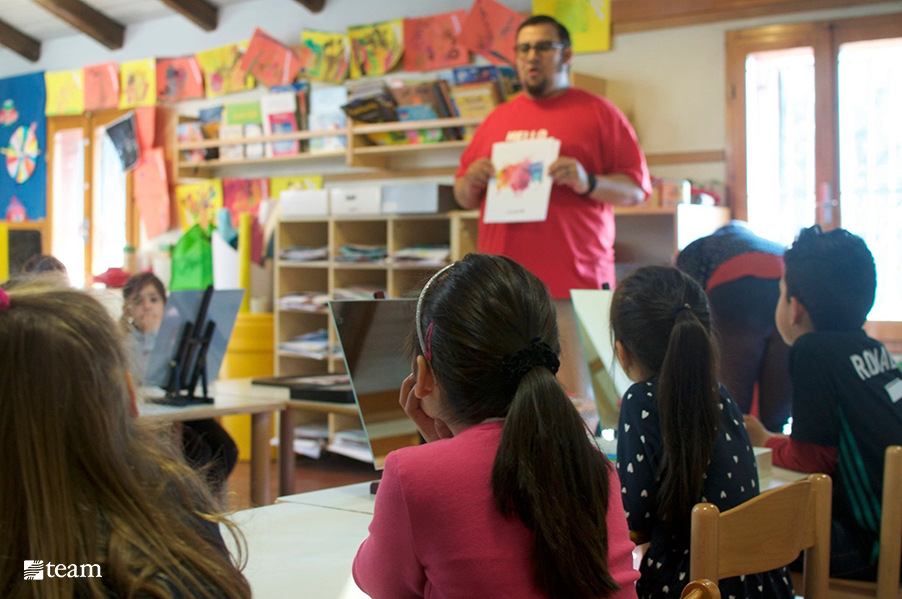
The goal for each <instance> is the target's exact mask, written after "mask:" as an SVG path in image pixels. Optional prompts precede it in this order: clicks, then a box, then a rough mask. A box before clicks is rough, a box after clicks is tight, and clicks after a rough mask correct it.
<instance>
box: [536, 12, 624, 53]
mask: <svg viewBox="0 0 902 599" xmlns="http://www.w3.org/2000/svg"><path fill="white" fill-rule="evenodd" d="M532 13H533V14H535V15H549V16H552V17H554V18H555V19H557V20H558V21H560V22H561V23H562V24H563V25H564V26H565V27H566V28H567V30H568V31H569V32H570V41H571V43H572V45H573V52H574V53H576V54H585V53H587V52H607V51H608V50H610V49H611V0H532Z"/></svg>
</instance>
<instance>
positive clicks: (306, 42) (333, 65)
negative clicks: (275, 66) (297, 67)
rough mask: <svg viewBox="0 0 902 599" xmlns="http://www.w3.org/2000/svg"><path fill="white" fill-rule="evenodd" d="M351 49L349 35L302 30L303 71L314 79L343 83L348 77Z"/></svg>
mask: <svg viewBox="0 0 902 599" xmlns="http://www.w3.org/2000/svg"><path fill="white" fill-rule="evenodd" d="M350 65H351V50H350V45H349V44H348V36H347V35H345V34H344V33H329V32H328V31H312V30H310V29H304V30H303V31H302V32H301V73H303V74H304V76H306V77H308V78H310V79H313V80H314V81H323V82H325V83H341V82H342V81H344V80H345V79H347V77H348V69H349V68H350Z"/></svg>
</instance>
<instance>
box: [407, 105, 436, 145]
mask: <svg viewBox="0 0 902 599" xmlns="http://www.w3.org/2000/svg"><path fill="white" fill-rule="evenodd" d="M437 118H438V115H437V114H435V108H434V107H433V106H431V105H430V104H414V105H411V106H398V120H399V121H427V120H430V119H437ZM404 134H405V135H407V139H409V140H410V143H432V142H436V141H442V140H444V138H445V136H444V134H443V133H442V130H441V129H408V130H407V131H405V132H404Z"/></svg>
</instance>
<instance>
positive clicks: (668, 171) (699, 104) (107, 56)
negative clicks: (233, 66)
mask: <svg viewBox="0 0 902 599" xmlns="http://www.w3.org/2000/svg"><path fill="white" fill-rule="evenodd" d="M620 1H626V0H620ZM503 2H504V3H505V4H506V5H507V6H510V7H511V8H513V9H515V10H517V11H529V10H530V9H531V2H530V0H503ZM471 4H472V1H471V0H431V1H430V2H422V1H420V0H392V1H388V0H381V1H379V0H327V2H326V8H325V10H323V11H322V12H321V13H319V14H315V15H314V14H312V13H310V12H309V11H307V10H306V9H305V8H303V7H302V6H301V5H300V4H298V3H296V2H294V1H293V0H255V1H252V2H246V3H243V4H238V5H233V6H229V7H226V8H223V9H221V10H220V24H219V27H218V28H217V30H216V31H213V32H209V33H207V32H204V31H203V30H201V29H199V28H198V27H196V26H195V25H193V24H192V23H190V22H189V21H188V20H187V19H184V18H182V17H180V16H173V17H167V18H163V19H158V20H155V21H149V22H146V23H143V24H140V25H133V26H129V27H128V29H127V30H126V37H125V46H124V47H123V49H121V50H118V51H115V52H112V51H109V50H107V49H106V48H105V47H103V46H102V45H100V44H99V43H97V42H95V41H94V40H93V39H90V38H89V37H87V36H83V35H79V36H76V37H69V38H62V39H58V40H53V41H49V42H45V43H44V44H43V48H42V58H41V60H40V62H38V63H36V64H33V63H29V62H28V61H26V60H25V59H23V58H21V57H19V56H18V55H16V54H14V53H12V52H10V51H9V50H6V49H0V77H8V76H12V75H17V74H21V73H27V72H33V71H36V70H63V69H73V68H78V67H81V66H84V65H88V64H94V63H99V62H103V61H107V60H115V61H117V62H122V61H126V60H134V59H140V58H148V57H152V56H157V57H165V56H180V55H185V54H192V53H194V52H198V51H201V50H206V49H209V48H213V47H216V46H219V45H225V44H230V43H234V42H237V41H240V40H243V39H247V38H249V37H250V36H251V34H252V33H253V31H254V28H255V27H262V28H263V29H264V30H266V31H267V32H269V33H270V34H271V35H273V36H274V37H276V38H278V39H279V40H281V41H282V42H285V43H298V42H299V35H300V31H301V29H303V28H310V29H322V30H341V29H343V28H345V27H347V26H348V25H353V24H356V23H366V22H376V21H380V20H385V19H390V18H399V17H412V16H423V15H427V14H434V13H437V12H443V11H446V10H455V9H461V8H469V6H470V5H471ZM900 10H902V9H900V6H899V4H897V3H889V4H878V5H873V6H867V7H858V8H853V9H842V10H833V11H820V12H814V13H804V14H795V15H781V16H776V17H771V18H765V19H755V20H746V21H734V22H728V23H716V24H710V25H698V26H689V27H679V28H674V29H666V30H655V31H646V32H640V33H631V34H624V35H619V36H616V37H615V38H614V42H613V46H614V47H613V50H612V51H611V52H608V53H603V54H587V55H580V56H577V57H575V59H574V67H575V68H576V69H577V70H580V71H583V72H587V73H591V74H594V75H597V76H599V77H603V78H605V79H607V80H608V96H609V97H610V98H611V100H613V101H614V102H615V103H616V104H617V105H618V106H620V107H621V109H623V110H624V112H625V113H626V114H627V116H628V117H629V118H630V120H631V121H632V122H633V124H634V126H635V127H636V131H637V133H638V135H639V139H640V142H641V144H642V146H643V148H644V149H645V151H646V152H647V153H650V154H657V153H667V152H692V151H707V150H722V149H723V148H724V130H725V118H726V117H725V101H724V77H725V75H724V69H725V67H724V32H726V31H728V30H731V29H740V28H744V27H754V26H758V25H764V24H772V23H788V22H797V21H807V20H826V19H832V18H842V17H851V16H861V15H871V14H882V13H888V12H898V11H900ZM235 99H236V100H237V98H235ZM227 101H228V100H227ZM653 172H654V173H655V174H658V175H660V176H665V177H694V178H698V179H702V180H708V179H720V180H723V179H724V175H725V173H724V165H723V164H721V163H718V164H702V165H674V166H667V167H657V168H654V169H653Z"/></svg>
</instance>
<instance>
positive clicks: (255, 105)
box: [223, 102, 262, 125]
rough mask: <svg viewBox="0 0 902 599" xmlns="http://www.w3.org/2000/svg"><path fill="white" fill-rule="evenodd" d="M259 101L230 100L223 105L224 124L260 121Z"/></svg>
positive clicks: (243, 123) (244, 123)
mask: <svg viewBox="0 0 902 599" xmlns="http://www.w3.org/2000/svg"><path fill="white" fill-rule="evenodd" d="M261 119H262V117H261V116H260V102H232V103H231V104H226V106H225V119H224V120H223V122H224V123H225V124H226V125H247V124H248V123H257V124H259V123H260V122H261Z"/></svg>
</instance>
